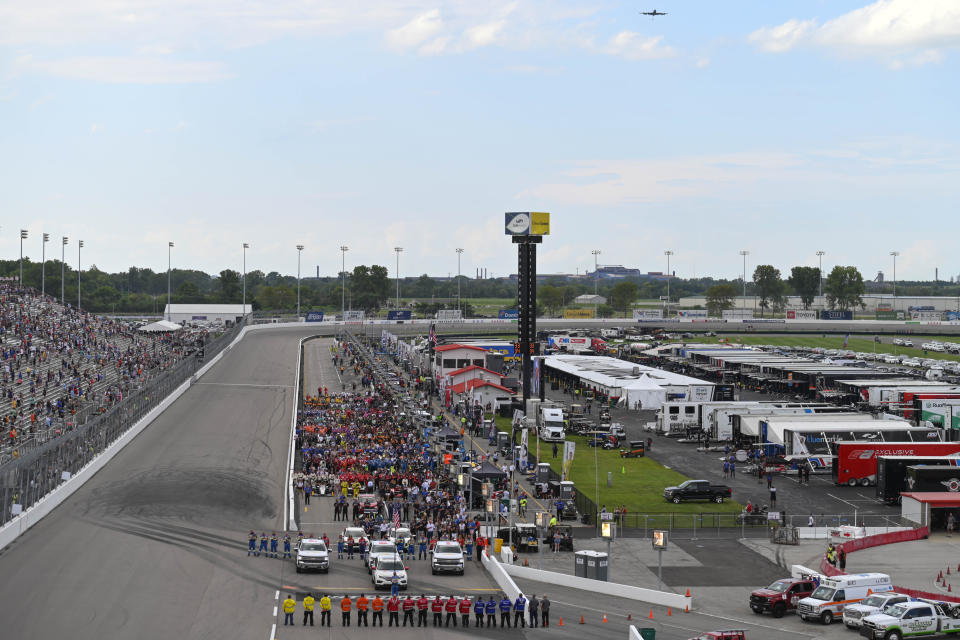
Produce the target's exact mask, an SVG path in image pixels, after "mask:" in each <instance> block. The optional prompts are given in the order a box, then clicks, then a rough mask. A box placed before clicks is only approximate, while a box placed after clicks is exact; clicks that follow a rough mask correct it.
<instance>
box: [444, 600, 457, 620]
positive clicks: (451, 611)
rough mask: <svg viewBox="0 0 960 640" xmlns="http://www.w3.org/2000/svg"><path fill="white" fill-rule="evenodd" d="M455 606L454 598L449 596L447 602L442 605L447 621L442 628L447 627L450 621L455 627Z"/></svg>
mask: <svg viewBox="0 0 960 640" xmlns="http://www.w3.org/2000/svg"><path fill="white" fill-rule="evenodd" d="M457 604H458V603H457V599H456V597H454V596H450V597H449V598H447V602H446V604H445V605H444V610H445V611H446V612H447V619H446V622H444V625H443V626H445V627H449V626H450V621H451V620H453V626H457Z"/></svg>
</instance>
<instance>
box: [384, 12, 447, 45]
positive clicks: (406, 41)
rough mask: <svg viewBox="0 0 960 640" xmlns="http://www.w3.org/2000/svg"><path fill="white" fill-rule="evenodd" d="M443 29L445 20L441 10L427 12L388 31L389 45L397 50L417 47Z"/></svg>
mask: <svg viewBox="0 0 960 640" xmlns="http://www.w3.org/2000/svg"><path fill="white" fill-rule="evenodd" d="M441 29H443V18H441V17H440V10H439V9H431V10H429V11H425V12H423V13H421V14H419V15H417V16H415V17H414V18H413V19H412V20H410V21H409V22H407V23H406V24H404V25H403V26H400V27H397V28H396V29H390V30H389V31H387V34H386V39H387V44H388V45H390V46H391V47H393V48H395V49H410V48H413V47H417V46H419V45H421V44H423V43H424V42H426V41H427V40H429V39H430V38H432V37H433V36H435V35H437V34H438V33H439V32H440V30H441Z"/></svg>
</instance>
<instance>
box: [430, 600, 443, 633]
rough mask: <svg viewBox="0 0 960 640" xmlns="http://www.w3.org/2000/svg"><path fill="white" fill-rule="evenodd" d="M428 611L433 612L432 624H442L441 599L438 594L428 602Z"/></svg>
mask: <svg viewBox="0 0 960 640" xmlns="http://www.w3.org/2000/svg"><path fill="white" fill-rule="evenodd" d="M430 611H432V612H433V626H435V627H439V626H442V625H443V600H441V599H440V596H439V595H438V596H437V597H436V598H434V599H433V602H431V603H430Z"/></svg>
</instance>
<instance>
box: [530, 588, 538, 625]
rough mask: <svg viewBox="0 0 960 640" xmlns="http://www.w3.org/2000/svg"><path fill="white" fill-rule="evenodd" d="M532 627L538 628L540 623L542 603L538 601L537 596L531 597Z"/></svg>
mask: <svg viewBox="0 0 960 640" xmlns="http://www.w3.org/2000/svg"><path fill="white" fill-rule="evenodd" d="M528 608H529V609H530V626H531V627H536V626H537V625H538V623H539V621H540V601H539V600H537V594H533V595H532V596H530V604H529V607H528Z"/></svg>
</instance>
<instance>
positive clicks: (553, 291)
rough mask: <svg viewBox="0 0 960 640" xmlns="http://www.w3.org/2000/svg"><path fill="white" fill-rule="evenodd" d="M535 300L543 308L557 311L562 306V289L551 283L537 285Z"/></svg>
mask: <svg viewBox="0 0 960 640" xmlns="http://www.w3.org/2000/svg"><path fill="white" fill-rule="evenodd" d="M537 300H538V301H539V302H540V306H541V307H543V308H544V309H545V310H547V311H548V312H549V311H558V310H559V309H561V308H562V307H563V289H561V288H560V287H555V286H553V285H552V284H544V285H540V286H539V287H537Z"/></svg>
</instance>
